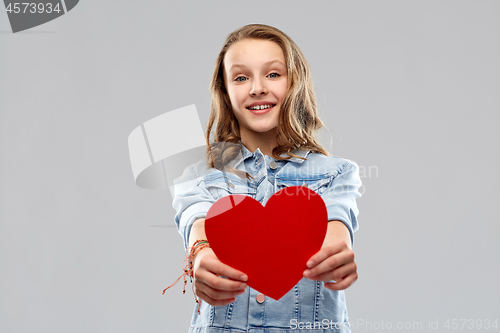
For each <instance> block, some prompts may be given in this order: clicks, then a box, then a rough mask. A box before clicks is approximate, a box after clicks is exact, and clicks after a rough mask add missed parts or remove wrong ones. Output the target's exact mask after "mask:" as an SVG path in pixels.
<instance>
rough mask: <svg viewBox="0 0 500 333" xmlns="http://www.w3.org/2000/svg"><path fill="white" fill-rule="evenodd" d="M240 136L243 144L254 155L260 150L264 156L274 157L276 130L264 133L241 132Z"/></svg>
mask: <svg viewBox="0 0 500 333" xmlns="http://www.w3.org/2000/svg"><path fill="white" fill-rule="evenodd" d="M240 135H241V142H242V143H243V144H244V145H245V147H247V149H248V150H250V151H251V152H252V153H255V151H256V150H257V148H259V149H260V151H261V152H262V154H264V155H267V156H272V151H273V148H274V147H275V146H276V128H273V129H272V130H270V131H267V132H264V133H258V132H253V131H244V132H240Z"/></svg>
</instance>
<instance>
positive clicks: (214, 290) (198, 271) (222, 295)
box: [193, 247, 248, 306]
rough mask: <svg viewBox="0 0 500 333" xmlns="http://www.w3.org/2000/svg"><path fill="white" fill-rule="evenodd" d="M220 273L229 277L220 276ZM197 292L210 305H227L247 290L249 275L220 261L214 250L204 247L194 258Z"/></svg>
mask: <svg viewBox="0 0 500 333" xmlns="http://www.w3.org/2000/svg"><path fill="white" fill-rule="evenodd" d="M220 275H222V276H225V277H227V279H224V278H221V277H219V276H220ZM193 276H194V285H195V287H196V294H197V295H198V296H199V297H200V298H201V299H202V300H204V301H205V302H207V303H208V304H210V305H214V306H220V305H227V304H229V303H232V302H234V301H235V300H236V296H238V295H241V294H243V293H244V292H245V289H246V287H247V284H246V283H245V281H247V280H248V277H247V276H246V275H245V274H244V273H242V272H240V271H238V270H236V269H234V268H232V267H230V266H228V265H225V264H223V263H222V262H220V261H219V259H218V258H217V256H216V255H215V253H214V251H213V250H212V249H211V248H209V247H206V248H203V249H201V250H200V251H199V252H198V253H196V255H195V257H194V258H193Z"/></svg>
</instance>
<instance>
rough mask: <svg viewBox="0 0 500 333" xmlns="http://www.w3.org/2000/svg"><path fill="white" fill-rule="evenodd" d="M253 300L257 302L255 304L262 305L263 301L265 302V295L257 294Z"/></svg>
mask: <svg viewBox="0 0 500 333" xmlns="http://www.w3.org/2000/svg"><path fill="white" fill-rule="evenodd" d="M255 299H256V300H257V303H261V304H262V303H264V301H265V300H266V295H264V294H258V295H257V297H255Z"/></svg>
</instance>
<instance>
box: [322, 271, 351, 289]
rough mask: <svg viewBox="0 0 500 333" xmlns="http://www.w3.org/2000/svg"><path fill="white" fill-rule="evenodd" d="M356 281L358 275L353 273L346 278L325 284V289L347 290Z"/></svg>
mask: <svg viewBox="0 0 500 333" xmlns="http://www.w3.org/2000/svg"><path fill="white" fill-rule="evenodd" d="M357 279H358V273H353V274H351V275H348V276H346V278H345V279H342V280H340V281H337V282H336V283H333V282H325V288H328V289H330V290H344V289H347V288H349V287H350V286H351V285H352V284H353V283H354V282H355V281H356V280H357Z"/></svg>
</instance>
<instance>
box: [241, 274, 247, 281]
mask: <svg viewBox="0 0 500 333" xmlns="http://www.w3.org/2000/svg"><path fill="white" fill-rule="evenodd" d="M240 279H241V280H242V281H248V276H246V275H242V276H240Z"/></svg>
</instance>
